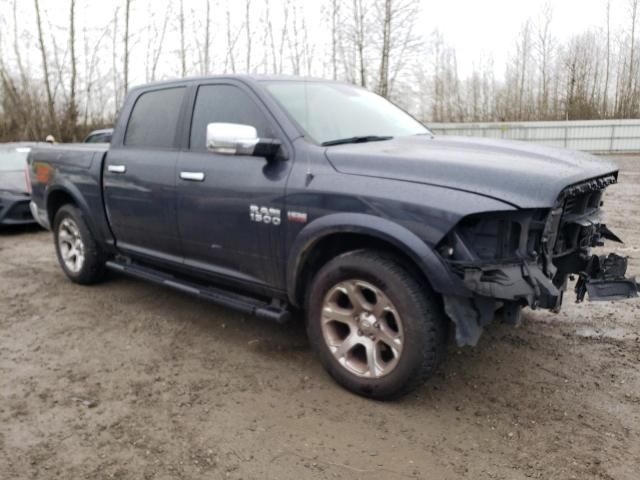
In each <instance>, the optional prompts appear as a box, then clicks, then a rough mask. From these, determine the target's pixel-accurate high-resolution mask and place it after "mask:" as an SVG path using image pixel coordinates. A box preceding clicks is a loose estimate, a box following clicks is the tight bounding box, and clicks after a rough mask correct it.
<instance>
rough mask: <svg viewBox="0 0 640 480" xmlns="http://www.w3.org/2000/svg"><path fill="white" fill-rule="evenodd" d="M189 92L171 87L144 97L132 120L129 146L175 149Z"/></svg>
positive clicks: (141, 96)
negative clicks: (185, 99)
mask: <svg viewBox="0 0 640 480" xmlns="http://www.w3.org/2000/svg"><path fill="white" fill-rule="evenodd" d="M185 91H186V89H185V88H184V87H170V88H166V89H162V90H152V91H149V92H145V93H143V94H141V95H140V96H139V97H138V99H137V100H136V103H135V105H134V106H133V110H132V112H131V115H130V117H129V123H128V124H127V130H126V132H125V137H124V144H125V145H126V146H127V147H140V148H153V149H173V148H175V147H176V144H175V139H176V132H177V131H178V120H179V117H180V110H181V107H182V102H183V99H184V94H185Z"/></svg>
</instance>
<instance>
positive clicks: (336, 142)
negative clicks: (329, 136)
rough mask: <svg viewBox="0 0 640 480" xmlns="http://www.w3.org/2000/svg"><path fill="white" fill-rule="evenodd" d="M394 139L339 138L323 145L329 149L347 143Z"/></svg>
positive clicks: (372, 136) (378, 137)
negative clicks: (331, 146)
mask: <svg viewBox="0 0 640 480" xmlns="http://www.w3.org/2000/svg"><path fill="white" fill-rule="evenodd" d="M392 138H393V137H382V136H379V135H365V136H361V137H349V138H339V139H338V140H329V141H328V142H322V143H321V145H322V146H323V147H328V146H330V145H342V144H345V143H365V142H380V141H382V140H391V139H392Z"/></svg>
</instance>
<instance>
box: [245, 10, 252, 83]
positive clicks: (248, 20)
mask: <svg viewBox="0 0 640 480" xmlns="http://www.w3.org/2000/svg"><path fill="white" fill-rule="evenodd" d="M244 7H245V15H244V26H245V31H246V33H247V45H246V49H247V63H246V65H247V73H251V0H245V2H244Z"/></svg>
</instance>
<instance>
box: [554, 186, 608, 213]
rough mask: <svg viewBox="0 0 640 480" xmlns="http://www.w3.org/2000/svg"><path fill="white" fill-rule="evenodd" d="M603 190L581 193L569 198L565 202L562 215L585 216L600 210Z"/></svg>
mask: <svg viewBox="0 0 640 480" xmlns="http://www.w3.org/2000/svg"><path fill="white" fill-rule="evenodd" d="M603 193H604V192H603V190H599V191H595V192H588V193H581V194H578V195H576V196H573V197H568V198H567V199H566V200H565V201H564V208H563V212H562V214H563V215H564V216H567V215H584V214H587V213H590V212H592V211H595V210H597V209H598V208H600V202H601V200H602V194H603Z"/></svg>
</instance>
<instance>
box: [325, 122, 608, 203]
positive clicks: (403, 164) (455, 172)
mask: <svg viewBox="0 0 640 480" xmlns="http://www.w3.org/2000/svg"><path fill="white" fill-rule="evenodd" d="M326 155H327V157H328V159H329V161H330V162H331V164H332V165H333V166H334V168H335V169H336V170H338V171H339V172H341V173H346V174H351V175H364V176H373V177H381V178H389V179H394V180H404V181H410V182H418V183H425V184H431V185H438V186H441V187H446V188H454V189H458V190H464V191H468V192H474V193H478V194H481V195H485V196H488V197H492V198H495V199H498V200H502V201H504V202H507V203H510V204H512V205H515V206H517V207H521V208H539V207H551V206H552V205H553V204H554V203H555V201H556V199H557V198H558V195H559V193H560V192H561V191H562V189H563V188H565V187H567V186H569V185H572V184H574V183H578V182H580V181H583V180H588V179H590V178H594V177H598V176H601V175H605V174H608V173H614V172H617V170H618V169H617V167H616V165H615V164H614V163H612V162H610V161H608V160H604V159H601V158H597V157H595V156H593V155H589V154H586V153H581V152H576V151H572V150H565V149H560V148H552V147H545V146H540V145H535V144H531V143H525V142H514V141H504V140H494V139H483V138H466V137H453V136H437V137H430V136H426V135H418V136H412V137H398V138H394V139H392V140H388V141H381V142H369V143H357V144H346V145H337V146H332V147H327V150H326Z"/></svg>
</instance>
